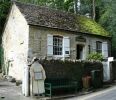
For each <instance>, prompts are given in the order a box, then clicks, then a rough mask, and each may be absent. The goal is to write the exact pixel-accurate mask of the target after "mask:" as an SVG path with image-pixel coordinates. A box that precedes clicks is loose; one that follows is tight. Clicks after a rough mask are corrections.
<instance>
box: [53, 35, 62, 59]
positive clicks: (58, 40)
mask: <svg viewBox="0 0 116 100" xmlns="http://www.w3.org/2000/svg"><path fill="white" fill-rule="evenodd" d="M55 49H57V50H59V51H55ZM58 53H59V54H58ZM60 53H61V54H60ZM53 56H55V57H62V56H63V36H60V35H53Z"/></svg>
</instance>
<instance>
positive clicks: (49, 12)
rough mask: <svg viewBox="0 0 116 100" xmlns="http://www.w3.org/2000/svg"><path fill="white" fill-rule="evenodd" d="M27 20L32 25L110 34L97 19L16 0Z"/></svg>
mask: <svg viewBox="0 0 116 100" xmlns="http://www.w3.org/2000/svg"><path fill="white" fill-rule="evenodd" d="M14 3H15V4H16V6H17V7H18V8H19V10H20V11H21V13H22V14H23V15H24V16H25V18H26V20H27V22H28V23H29V24H31V25H38V26H45V27H50V28H56V29H63V30H69V31H75V32H83V33H90V34H97V35H102V36H108V35H109V34H108V32H107V31H105V30H104V29H103V28H102V27H101V26H100V25H99V24H97V23H96V22H95V21H93V20H91V19H89V18H86V17H85V16H80V15H76V14H73V13H69V12H63V11H59V10H54V9H51V8H48V7H41V6H36V5H33V4H24V3H20V2H14Z"/></svg>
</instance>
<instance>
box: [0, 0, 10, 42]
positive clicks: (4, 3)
mask: <svg viewBox="0 0 116 100" xmlns="http://www.w3.org/2000/svg"><path fill="white" fill-rule="evenodd" d="M9 7H10V0H1V1H0V34H1V33H2V31H3V26H4V23H5V20H6V17H7V14H8V10H9ZM0 37H1V35H0ZM0 39H1V38H0ZM0 41H1V40H0Z"/></svg>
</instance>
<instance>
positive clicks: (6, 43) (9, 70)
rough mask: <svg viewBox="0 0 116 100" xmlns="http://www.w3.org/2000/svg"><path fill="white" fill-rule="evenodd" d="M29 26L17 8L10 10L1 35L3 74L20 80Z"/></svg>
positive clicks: (24, 63)
mask: <svg viewBox="0 0 116 100" xmlns="http://www.w3.org/2000/svg"><path fill="white" fill-rule="evenodd" d="M28 33H29V26H28V24H27V22H26V20H25V18H24V16H23V15H22V14H21V12H20V11H19V9H18V8H17V6H16V5H15V4H14V5H13V6H12V8H11V11H10V14H9V17H8V20H7V23H6V26H5V30H4V33H3V38H2V41H3V49H4V63H5V73H6V74H8V75H10V76H12V77H14V78H16V79H17V80H22V76H23V70H24V66H26V64H27V52H28Z"/></svg>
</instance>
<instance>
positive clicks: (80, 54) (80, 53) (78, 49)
mask: <svg viewBox="0 0 116 100" xmlns="http://www.w3.org/2000/svg"><path fill="white" fill-rule="evenodd" d="M83 47H84V46H83V45H80V44H78V45H77V46H76V52H77V55H76V59H83Z"/></svg>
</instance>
